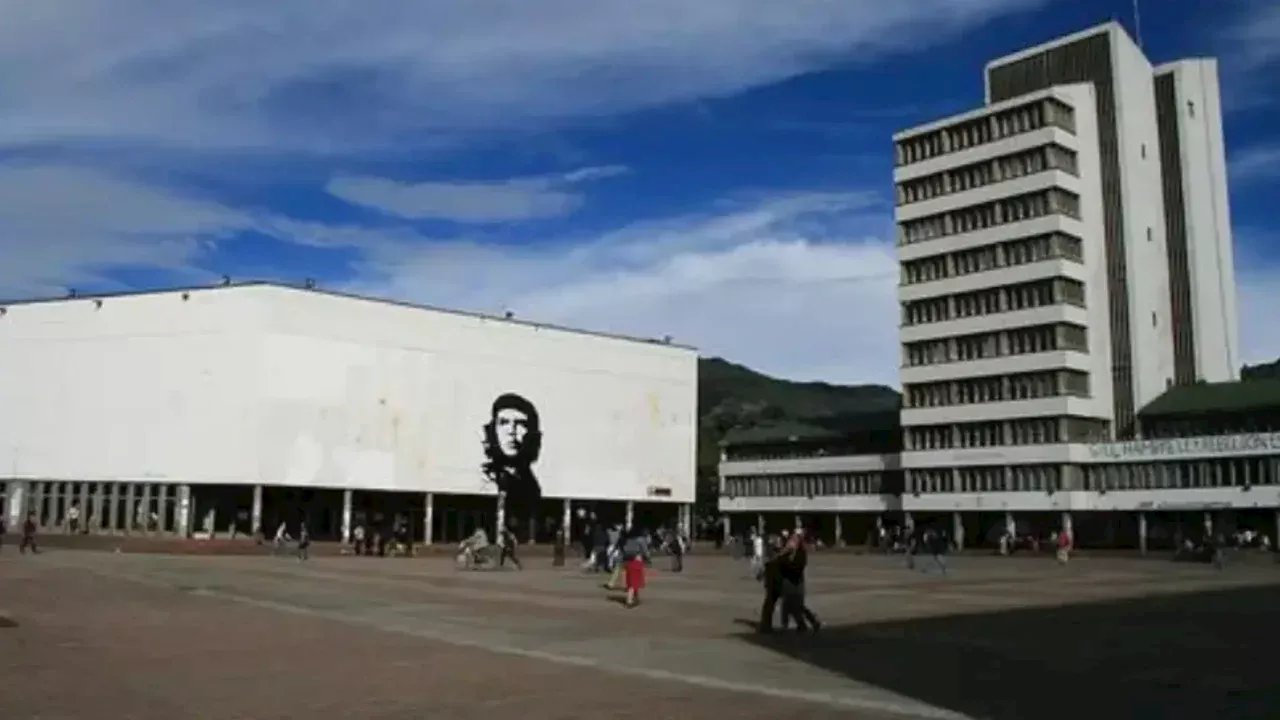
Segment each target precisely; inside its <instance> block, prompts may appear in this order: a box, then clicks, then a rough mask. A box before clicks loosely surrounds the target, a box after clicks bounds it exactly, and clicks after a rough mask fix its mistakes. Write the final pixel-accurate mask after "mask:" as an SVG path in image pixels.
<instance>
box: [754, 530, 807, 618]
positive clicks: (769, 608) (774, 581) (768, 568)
mask: <svg viewBox="0 0 1280 720" xmlns="http://www.w3.org/2000/svg"><path fill="white" fill-rule="evenodd" d="M794 561H795V553H794V547H793V546H791V545H788V546H787V547H785V548H782V549H780V550H777V551H775V552H773V553H772V554H771V557H769V558H768V559H767V560H766V561H765V563H764V574H763V582H764V604H763V605H762V606H761V607H760V624H759V625H758V626H757V627H758V630H759V631H760V632H762V633H768V632H773V615H774V612H775V611H776V610H777V607H778V601H779V600H781V601H782V629H784V630H785V629H787V626H788V625H789V624H790V623H791V621H792V620H794V621H795V623H796V628H797V629H799V630H804V629H805V625H806V623H805V616H804V614H803V612H802V611H801V608H803V607H804V602H803V599H802V600H801V602H800V603H798V604H797V603H796V602H795V598H796V596H797V587H796V585H795V583H794V580H795V578H796V568H795V566H794V564H793V563H794ZM803 562H805V561H804V559H802V563H803ZM799 573H800V576H801V578H803V575H804V569H803V565H801V568H800V570H799ZM802 582H803V580H802Z"/></svg>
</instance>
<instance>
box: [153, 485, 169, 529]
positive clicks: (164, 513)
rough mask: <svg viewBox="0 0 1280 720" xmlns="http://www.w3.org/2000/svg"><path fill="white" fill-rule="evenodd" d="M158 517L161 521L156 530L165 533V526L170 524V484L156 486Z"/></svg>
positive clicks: (158, 520)
mask: <svg viewBox="0 0 1280 720" xmlns="http://www.w3.org/2000/svg"><path fill="white" fill-rule="evenodd" d="M156 519H157V522H158V523H159V527H157V528H156V530H157V531H158V532H160V533H162V534H163V533H164V528H165V526H166V525H167V524H168V520H169V486H168V485H157V486H156Z"/></svg>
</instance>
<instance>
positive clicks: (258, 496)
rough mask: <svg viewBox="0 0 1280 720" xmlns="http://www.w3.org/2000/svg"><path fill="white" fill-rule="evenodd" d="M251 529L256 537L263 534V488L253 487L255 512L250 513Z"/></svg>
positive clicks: (259, 486)
mask: <svg viewBox="0 0 1280 720" xmlns="http://www.w3.org/2000/svg"><path fill="white" fill-rule="evenodd" d="M249 517H250V518H251V520H250V521H249V527H250V530H251V532H252V533H253V534H254V535H257V534H258V533H261V532H262V486H261V485H254V486H253V510H252V511H250V515H249Z"/></svg>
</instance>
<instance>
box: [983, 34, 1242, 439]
mask: <svg viewBox="0 0 1280 720" xmlns="http://www.w3.org/2000/svg"><path fill="white" fill-rule="evenodd" d="M1204 62H1205V61H1188V62H1185V63H1176V64H1175V65H1173V66H1170V68H1169V69H1162V71H1161V72H1157V71H1156V70H1155V69H1154V68H1152V66H1151V63H1150V62H1149V61H1148V60H1147V58H1146V56H1144V55H1143V54H1142V50H1141V48H1139V47H1138V46H1137V44H1136V43H1134V42H1133V40H1132V39H1131V38H1130V37H1129V35H1128V34H1127V33H1126V32H1125V31H1124V29H1123V28H1122V27H1121V26H1120V25H1119V24H1118V23H1114V22H1113V23H1107V24H1105V25H1101V26H1098V27H1095V28H1091V29H1089V30H1085V31H1083V32H1080V33H1076V34H1074V35H1070V36H1067V37H1064V38H1061V39H1059V40H1054V41H1052V42H1049V43H1046V44H1044V45H1040V46H1037V47H1034V48H1031V49H1029V50H1025V51H1023V52H1019V53H1015V54H1013V55H1010V56H1008V57H1004V58H1000V59H998V60H994V61H992V62H990V63H988V64H987V69H986V87H987V101H988V102H999V101H1002V100H1008V99H1011V98H1015V97H1018V96H1021V95H1025V94H1027V93H1031V92H1036V91H1039V90H1043V89H1044V88H1047V87H1051V86H1053V85H1059V84H1065V83H1078V82H1087V83H1091V84H1092V85H1093V87H1094V88H1095V89H1096V92H1097V98H1098V102H1097V110H1098V126H1099V152H1100V154H1101V157H1102V196H1103V211H1104V213H1103V214H1104V228H1105V234H1106V246H1107V247H1106V253H1107V277H1108V283H1109V285H1110V292H1111V312H1110V323H1111V334H1112V337H1113V339H1114V343H1113V344H1112V369H1111V371H1112V379H1113V383H1114V386H1115V409H1114V414H1115V432H1116V435H1117V436H1118V437H1120V438H1127V437H1130V436H1132V434H1133V432H1134V429H1135V428H1134V417H1135V414H1136V412H1137V411H1138V410H1139V409H1141V408H1142V407H1143V406H1144V405H1146V404H1147V403H1149V402H1150V401H1151V400H1153V399H1155V398H1156V397H1157V396H1159V395H1160V394H1161V393H1162V392H1164V391H1165V390H1166V389H1167V388H1168V387H1170V386H1171V385H1173V384H1174V383H1175V382H1194V381H1195V380H1205V381H1219V380H1228V379H1233V378H1235V377H1236V376H1237V374H1238V370H1236V369H1235V363H1236V330H1235V328H1236V319H1235V285H1234V273H1233V272H1232V271H1231V269H1230V268H1231V231H1230V227H1229V225H1228V224H1227V223H1228V216H1229V213H1228V211H1227V205H1226V180H1225V169H1224V168H1225V159H1224V155H1223V151H1222V140H1221V136H1222V131H1221V111H1220V108H1219V101H1218V92H1217V79H1216V73H1208V72H1206V70H1207V68H1206V66H1205V65H1204V64H1203V63H1204ZM1193 68H1198V70H1193ZM1167 75H1171V76H1172V79H1171V80H1162V79H1161V78H1163V77H1165V76H1167ZM1170 83H1171V84H1172V89H1173V95H1174V102H1173V103H1170V104H1169V105H1167V106H1166V109H1165V114H1163V116H1162V113H1161V110H1160V108H1161V106H1162V105H1164V104H1163V103H1159V102H1157V95H1158V94H1159V92H1161V90H1160V88H1167V86H1168V85H1169V84H1170ZM1163 92H1164V93H1165V94H1166V97H1167V93H1168V90H1167V89H1166V90H1163ZM1180 94H1181V95H1185V96H1186V99H1189V100H1191V102H1192V104H1193V105H1197V104H1199V105H1201V106H1203V110H1204V116H1202V117H1201V119H1200V120H1199V122H1198V123H1197V124H1196V126H1199V125H1201V124H1203V125H1204V126H1205V127H1206V129H1205V130H1203V131H1201V132H1199V133H1198V137H1197V140H1196V141H1195V142H1194V147H1191V145H1192V144H1193V142H1192V140H1191V139H1190V136H1191V135H1193V134H1197V133H1196V127H1193V126H1192V124H1191V123H1190V122H1189V120H1190V118H1187V117H1185V116H1184V115H1183V114H1182V113H1181V112H1178V108H1176V107H1174V105H1176V104H1177V98H1178V97H1179V95H1180ZM1197 101H1199V102H1197ZM1181 107H1182V108H1183V109H1185V108H1186V105H1185V102H1184V103H1183V105H1182V106H1181ZM1168 111H1173V115H1172V116H1170V115H1168V114H1167V113H1168ZM1162 125H1163V126H1165V127H1166V128H1168V129H1169V130H1170V132H1166V133H1162V132H1161V126H1162ZM1210 126H1211V127H1210ZM1174 128H1176V132H1174ZM1174 136H1176V137H1178V138H1179V139H1180V140H1183V139H1185V140H1186V141H1187V143H1186V145H1180V147H1179V151H1178V153H1177V155H1178V156H1179V157H1180V158H1181V159H1183V161H1184V162H1185V163H1186V166H1185V167H1180V168H1179V169H1177V170H1174V169H1171V168H1167V167H1164V163H1162V162H1161V151H1162V150H1164V149H1166V148H1167V147H1168V146H1169V145H1170V141H1171V139H1172V138H1173V137H1174ZM1210 139H1211V141H1210ZM1175 186H1177V187H1175ZM1179 196H1180V197H1179ZM1214 198H1217V199H1216V200H1215V199H1214ZM1166 202H1169V203H1172V204H1173V207H1171V208H1169V209H1168V212H1166V208H1165V204H1166ZM1179 219H1183V222H1181V223H1179V222H1178V220H1179ZM1192 223H1194V226H1193V225H1192ZM1188 227H1194V229H1193V230H1192V231H1191V232H1186V230H1185V228H1188ZM1180 228H1183V229H1182V230H1181V234H1179V233H1180ZM1180 238H1185V242H1182V241H1180ZM1184 247H1185V249H1184ZM1179 355H1180V356H1181V359H1182V360H1181V363H1180V362H1179ZM1180 369H1181V373H1179V370H1180Z"/></svg>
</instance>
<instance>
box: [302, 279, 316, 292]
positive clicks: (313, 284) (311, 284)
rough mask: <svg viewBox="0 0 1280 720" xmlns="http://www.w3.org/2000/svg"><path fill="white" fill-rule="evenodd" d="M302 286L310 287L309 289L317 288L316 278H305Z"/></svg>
mask: <svg viewBox="0 0 1280 720" xmlns="http://www.w3.org/2000/svg"><path fill="white" fill-rule="evenodd" d="M302 286H303V287H305V288H306V289H308V290H315V289H316V281H315V280H314V279H312V278H307V279H306V280H304V281H303V282H302Z"/></svg>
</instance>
